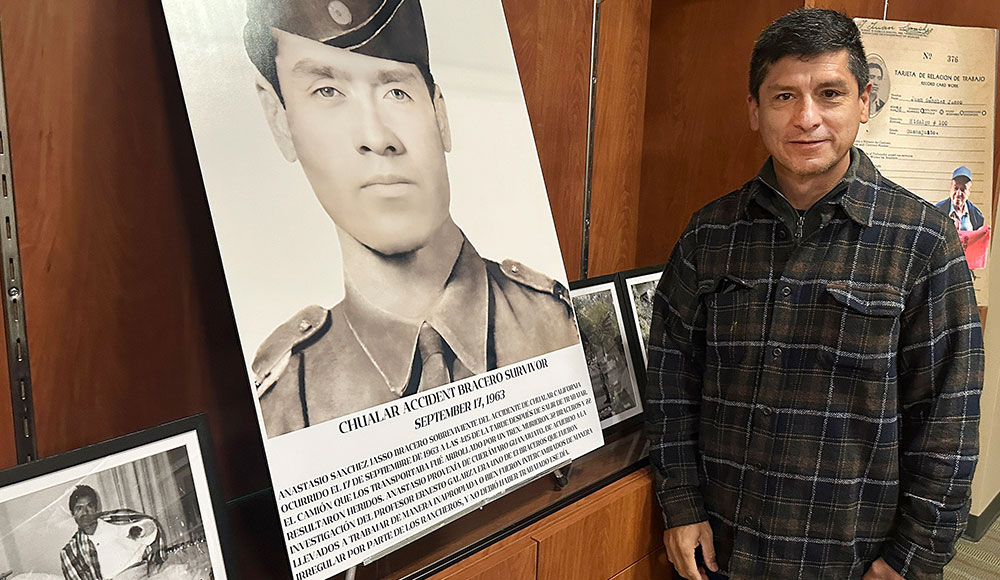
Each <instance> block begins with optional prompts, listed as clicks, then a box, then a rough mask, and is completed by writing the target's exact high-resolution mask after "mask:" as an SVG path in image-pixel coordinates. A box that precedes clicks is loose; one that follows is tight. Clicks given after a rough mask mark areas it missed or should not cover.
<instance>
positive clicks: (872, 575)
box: [861, 558, 904, 580]
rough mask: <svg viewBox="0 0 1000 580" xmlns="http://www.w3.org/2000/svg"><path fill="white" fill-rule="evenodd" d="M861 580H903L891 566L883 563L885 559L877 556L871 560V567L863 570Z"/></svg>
mask: <svg viewBox="0 0 1000 580" xmlns="http://www.w3.org/2000/svg"><path fill="white" fill-rule="evenodd" d="M861 580H904V578H903V577H902V576H900V575H899V574H898V573H897V572H896V571H895V570H893V568H892V566H890V565H888V564H886V563H885V560H883V559H882V558H879V559H878V560H875V561H874V562H872V566H871V568H868V571H867V572H865V575H864V577H863V578H861Z"/></svg>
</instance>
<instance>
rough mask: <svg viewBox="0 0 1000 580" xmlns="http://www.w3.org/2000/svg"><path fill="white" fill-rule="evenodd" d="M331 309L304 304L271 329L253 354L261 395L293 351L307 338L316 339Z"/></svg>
mask: <svg viewBox="0 0 1000 580" xmlns="http://www.w3.org/2000/svg"><path fill="white" fill-rule="evenodd" d="M329 315H330V311H329V310H327V309H326V308H323V307H322V306H316V305H313V306H307V307H305V308H303V309H302V310H300V311H299V312H298V314H296V315H295V316H293V317H292V318H290V319H289V320H288V321H287V322H285V323H284V324H282V325H281V326H279V327H278V328H276V329H274V332H272V333H271V335H270V336H268V337H267V339H265V340H264V342H262V343H261V345H260V346H259V347H258V348H257V352H256V354H254V358H253V364H252V365H250V367H251V368H252V369H253V374H254V383H255V386H256V387H257V397H258V398H260V397H261V396H263V395H264V394H265V393H267V391H268V390H270V388H271V387H273V386H274V385H275V383H277V382H278V379H279V378H281V375H282V373H283V372H284V371H285V368H286V367H287V366H288V361H289V360H291V358H292V354H294V352H295V351H296V350H297V349H298V348H299V347H300V346H302V345H303V344H304V343H307V342H309V341H310V339H313V338H317V335H318V334H321V332H322V331H324V330H325V329H326V328H327V327H328V326H329V325H328V324H327V318H329Z"/></svg>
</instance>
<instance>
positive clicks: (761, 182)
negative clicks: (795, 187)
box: [739, 147, 883, 226]
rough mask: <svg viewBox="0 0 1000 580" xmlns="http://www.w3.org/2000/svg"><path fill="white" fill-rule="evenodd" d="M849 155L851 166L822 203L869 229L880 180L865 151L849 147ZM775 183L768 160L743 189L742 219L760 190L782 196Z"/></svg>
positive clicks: (771, 163) (771, 166)
mask: <svg viewBox="0 0 1000 580" xmlns="http://www.w3.org/2000/svg"><path fill="white" fill-rule="evenodd" d="M850 155H851V164H850V166H849V167H848V168H847V173H845V174H844V177H842V178H841V179H840V181H838V182H837V184H836V185H835V186H834V187H833V189H831V190H830V192H829V193H827V194H826V195H825V196H824V199H826V198H827V197H828V196H830V195H831V194H834V195H833V196H832V198H831V199H826V201H825V203H833V204H838V205H840V206H841V207H842V208H843V209H844V213H846V214H847V216H848V217H849V218H851V220H853V221H854V222H856V223H857V224H858V225H862V226H870V225H872V221H873V219H874V214H875V199H876V193H877V191H878V189H879V187H880V186H881V182H882V180H883V178H882V175H881V174H880V173H879V172H878V169H876V168H875V165H874V164H873V163H872V161H871V159H869V158H868V155H866V154H865V152H864V151H862V150H861V149H858V148H857V147H851V152H850ZM777 183H778V181H777V178H776V177H775V175H774V160H773V159H772V158H770V157H768V159H767V161H765V162H764V165H763V166H762V167H761V168H760V171H759V172H758V173H757V175H756V176H755V177H754V178H753V179H752V180H750V181H749V182H748V183H747V184H746V185H745V186H744V187H743V196H742V199H741V200H740V202H739V204H740V213H741V215H743V216H747V215H748V214H747V210H748V208H749V206H750V202H751V201H754V200H755V199H756V197H757V196H758V195H759V194H760V193H761V191H762V190H763V188H765V187H766V188H767V189H769V190H771V191H772V192H774V193H775V194H776V195H781V192H780V191H779V190H778V186H777ZM838 190H843V193H841V194H837V192H838Z"/></svg>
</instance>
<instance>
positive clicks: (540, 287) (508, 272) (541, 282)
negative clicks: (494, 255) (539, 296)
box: [500, 260, 573, 313]
mask: <svg viewBox="0 0 1000 580" xmlns="http://www.w3.org/2000/svg"><path fill="white" fill-rule="evenodd" d="M500 269H501V270H502V271H503V273H504V275H505V276H507V277H508V278H510V279H511V280H513V281H515V282H517V283H519V284H521V285H523V286H527V287H528V288H531V289H533V290H537V291H539V292H542V293H544V294H551V295H552V296H554V297H555V298H558V299H559V300H561V301H562V302H563V303H564V304H565V305H566V307H567V308H569V309H570V313H572V312H573V303H572V301H570V297H569V291H568V290H566V287H565V286H563V285H562V283H561V282H559V281H558V280H554V279H552V278H549V277H548V276H546V275H545V274H542V273H541V272H539V271H537V270H533V269H531V268H529V267H527V266H525V265H524V264H522V263H520V262H516V261H514V260H504V261H503V263H501V264H500Z"/></svg>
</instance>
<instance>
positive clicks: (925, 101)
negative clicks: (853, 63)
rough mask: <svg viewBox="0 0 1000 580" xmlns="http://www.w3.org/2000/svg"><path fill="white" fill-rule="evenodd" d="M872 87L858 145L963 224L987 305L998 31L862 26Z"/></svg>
mask: <svg viewBox="0 0 1000 580" xmlns="http://www.w3.org/2000/svg"><path fill="white" fill-rule="evenodd" d="M857 23H858V28H860V30H861V36H862V40H863V42H864V45H865V51H866V52H867V53H868V73H869V76H870V79H871V83H872V92H871V104H870V107H869V116H870V119H869V121H868V123H867V124H866V125H863V126H862V130H861V131H860V132H859V133H858V138H857V144H858V146H859V147H861V148H862V149H864V150H865V152H866V153H868V155H869V156H870V157H871V158H872V161H873V162H874V163H875V165H876V166H877V167H878V168H879V170H880V171H881V172H882V173H883V174H885V176H886V177H888V178H889V179H892V180H893V181H895V182H897V183H899V184H900V185H902V186H903V187H905V188H907V189H909V190H910V191H912V192H913V193H915V194H917V195H919V196H920V197H922V198H924V199H926V200H927V201H929V202H931V203H933V204H934V205H935V206H936V207H937V208H938V209H940V210H941V211H942V212H944V213H945V214H947V215H949V216H950V217H951V218H952V220H954V222H955V227H956V228H957V229H958V235H959V238H960V239H961V241H962V245H963V246H964V247H965V255H966V260H967V261H968V263H969V268H970V269H971V270H972V275H973V285H974V286H975V289H976V299H977V301H978V302H979V305H980V306H986V296H987V287H988V282H989V270H988V269H987V266H988V256H989V248H990V238H991V228H992V221H993V219H992V216H993V147H994V143H993V128H994V118H995V114H996V111H995V110H994V103H995V98H996V70H997V31H996V30H992V29H985V28H967V27H956V26H941V25H938V24H926V23H915V22H895V21H888V20H869V19H857Z"/></svg>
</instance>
